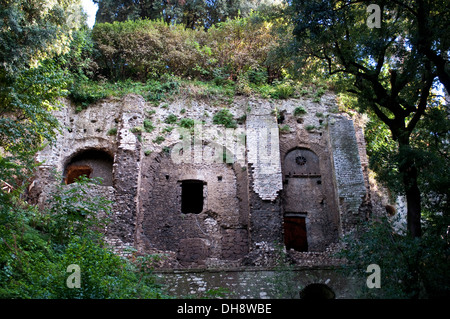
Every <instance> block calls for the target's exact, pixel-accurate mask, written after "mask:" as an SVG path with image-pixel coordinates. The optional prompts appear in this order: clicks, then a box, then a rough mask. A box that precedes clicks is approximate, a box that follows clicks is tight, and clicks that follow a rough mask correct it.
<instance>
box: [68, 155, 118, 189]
mask: <svg viewBox="0 0 450 319" xmlns="http://www.w3.org/2000/svg"><path fill="white" fill-rule="evenodd" d="M112 168H113V158H112V156H111V155H109V154H108V153H107V152H105V151H102V150H96V149H88V150H84V151H81V152H79V153H77V154H76V155H75V156H74V157H72V158H71V159H70V160H69V162H68V163H67V165H66V167H65V170H64V176H65V179H64V182H65V183H66V184H71V183H73V182H75V181H76V179H77V178H79V177H81V176H83V175H84V176H86V177H88V178H94V177H99V178H101V179H102V185H104V186H111V185H112V180H113V178H112Z"/></svg>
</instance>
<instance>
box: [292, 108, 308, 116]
mask: <svg viewBox="0 0 450 319" xmlns="http://www.w3.org/2000/svg"><path fill="white" fill-rule="evenodd" d="M305 114H306V110H305V108H304V107H303V106H297V107H296V108H295V109H294V115H295V116H302V115H305Z"/></svg>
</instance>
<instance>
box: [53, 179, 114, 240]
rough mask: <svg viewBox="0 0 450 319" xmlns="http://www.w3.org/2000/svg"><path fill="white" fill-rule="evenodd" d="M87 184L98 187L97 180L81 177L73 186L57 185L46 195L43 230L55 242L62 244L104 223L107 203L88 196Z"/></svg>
mask: <svg viewBox="0 0 450 319" xmlns="http://www.w3.org/2000/svg"><path fill="white" fill-rule="evenodd" d="M91 183H93V184H97V185H101V179H98V178H94V179H89V178H87V177H85V176H81V177H80V178H79V179H77V180H76V183H73V184H70V185H64V184H61V185H57V186H56V189H55V191H54V192H53V193H52V194H51V195H50V196H51V197H50V198H51V199H50V203H49V209H48V213H47V214H46V216H45V218H48V222H47V227H48V233H49V234H51V236H52V238H53V240H54V241H55V242H60V243H64V242H67V241H68V239H69V238H71V237H73V236H75V235H76V234H78V235H82V236H87V235H88V234H89V233H90V232H91V231H93V230H94V231H99V230H101V229H103V228H104V227H105V225H106V224H107V223H108V216H109V215H110V213H111V209H110V205H111V204H112V203H111V202H110V201H108V200H106V199H105V198H103V197H101V196H90V194H92V187H90V185H91Z"/></svg>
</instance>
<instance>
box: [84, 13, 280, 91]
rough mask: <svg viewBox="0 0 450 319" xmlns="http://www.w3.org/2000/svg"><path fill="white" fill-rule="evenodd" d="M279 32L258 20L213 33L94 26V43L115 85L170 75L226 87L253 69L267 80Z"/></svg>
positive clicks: (155, 24)
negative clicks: (215, 81)
mask: <svg viewBox="0 0 450 319" xmlns="http://www.w3.org/2000/svg"><path fill="white" fill-rule="evenodd" d="M273 29H274V27H273V23H269V22H266V21H263V20H261V19H257V15H256V14H253V15H250V16H249V17H247V18H236V19H232V20H228V21H226V22H222V23H219V24H217V25H215V26H213V27H211V28H210V29H209V30H208V31H204V30H192V29H186V28H184V27H182V26H181V25H168V24H166V23H165V22H164V21H162V20H155V21H151V20H135V21H131V20H128V21H125V22H114V23H112V24H111V23H101V24H96V25H95V26H94V29H93V31H92V37H93V41H94V43H95V50H96V51H95V52H96V56H95V61H96V63H97V64H98V68H99V72H100V73H101V74H102V75H103V76H105V77H107V78H108V79H110V80H120V79H125V78H132V79H135V80H140V81H146V80H147V79H149V78H158V77H160V76H162V75H163V74H166V73H169V74H174V75H178V76H182V77H195V78H201V79H208V80H212V79H217V81H224V80H226V79H227V78H230V79H233V80H236V79H237V76H238V75H239V74H241V73H244V72H246V71H248V70H250V69H252V70H258V71H257V73H252V81H253V80H254V81H257V82H261V81H264V80H267V77H265V76H264V72H266V71H265V70H266V69H267V67H268V65H266V62H267V58H268V54H269V51H271V50H273V49H274V48H276V47H277V41H278V36H277V34H276V33H274V32H273ZM274 65H275V63H273V65H272V69H273V68H274ZM266 73H267V72H266Z"/></svg>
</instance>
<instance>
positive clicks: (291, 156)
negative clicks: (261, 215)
mask: <svg viewBox="0 0 450 319" xmlns="http://www.w3.org/2000/svg"><path fill="white" fill-rule="evenodd" d="M319 164H320V163H319V157H318V156H317V155H316V154H315V153H314V152H313V151H311V150H309V149H306V148H295V149H293V150H291V151H289V152H288V153H287V154H286V156H285V157H284V161H283V181H284V187H283V188H284V190H283V210H284V216H283V230H284V244H285V246H286V249H294V250H296V251H308V249H309V248H310V246H311V245H310V238H311V232H310V230H311V229H310V228H311V227H310V220H311V218H315V216H317V215H318V214H317V213H318V212H319V211H321V210H322V209H323V208H322V207H321V202H322V201H323V194H322V179H321V173H320V165H319Z"/></svg>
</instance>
